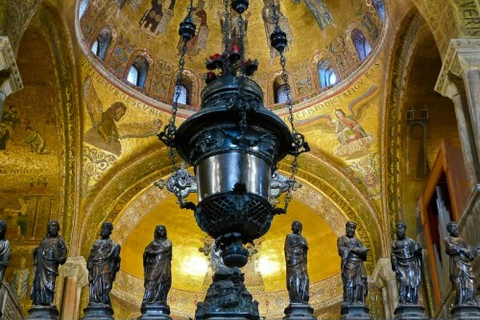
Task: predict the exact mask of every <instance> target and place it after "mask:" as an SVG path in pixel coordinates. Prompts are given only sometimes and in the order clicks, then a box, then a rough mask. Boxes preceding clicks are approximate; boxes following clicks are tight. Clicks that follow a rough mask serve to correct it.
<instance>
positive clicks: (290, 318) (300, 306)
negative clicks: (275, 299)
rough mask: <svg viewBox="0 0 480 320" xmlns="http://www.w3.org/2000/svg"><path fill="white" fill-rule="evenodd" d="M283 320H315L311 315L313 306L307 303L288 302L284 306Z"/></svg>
mask: <svg viewBox="0 0 480 320" xmlns="http://www.w3.org/2000/svg"><path fill="white" fill-rule="evenodd" d="M284 312H285V317H283V320H296V319H299V320H316V319H317V317H315V316H314V315H313V308H312V307H310V305H309V304H308V303H290V304H289V305H288V307H286V308H285V311H284Z"/></svg>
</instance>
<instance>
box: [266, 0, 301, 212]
mask: <svg viewBox="0 0 480 320" xmlns="http://www.w3.org/2000/svg"><path fill="white" fill-rule="evenodd" d="M271 5H272V9H273V10H272V11H273V20H274V21H275V28H276V29H277V28H280V25H279V22H280V15H279V11H280V8H279V7H280V5H277V4H276V3H275V1H272V4H271ZM279 54H280V65H281V66H282V80H283V84H285V86H284V93H285V96H286V101H285V107H286V108H287V110H288V121H289V124H290V128H291V131H292V137H293V142H294V146H293V147H294V149H295V150H294V152H293V161H292V164H291V174H290V178H289V179H288V181H289V184H288V189H287V191H286V192H285V198H284V199H285V204H284V208H283V210H284V212H287V209H288V206H289V204H290V202H291V201H292V199H293V196H292V191H293V190H295V189H296V188H297V181H296V179H295V176H296V174H297V171H298V156H299V155H300V154H301V153H302V152H301V151H300V150H299V149H300V148H301V146H299V143H300V141H298V139H299V138H301V139H302V141H301V142H302V143H303V135H301V134H299V133H298V132H297V129H296V128H295V123H294V117H293V103H292V96H291V90H290V84H289V79H288V72H287V69H286V63H287V59H286V58H285V55H284V54H283V51H279Z"/></svg>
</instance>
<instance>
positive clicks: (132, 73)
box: [127, 65, 138, 85]
mask: <svg viewBox="0 0 480 320" xmlns="http://www.w3.org/2000/svg"><path fill="white" fill-rule="evenodd" d="M127 81H128V82H130V83H131V84H134V85H137V83H138V69H137V67H135V66H134V65H132V66H130V70H128V76H127Z"/></svg>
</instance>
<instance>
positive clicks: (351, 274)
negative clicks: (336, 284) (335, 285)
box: [337, 236, 367, 304]
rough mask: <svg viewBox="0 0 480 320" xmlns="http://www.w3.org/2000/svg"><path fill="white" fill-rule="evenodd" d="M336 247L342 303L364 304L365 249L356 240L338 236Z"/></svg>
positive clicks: (365, 279)
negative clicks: (341, 287)
mask: <svg viewBox="0 0 480 320" xmlns="http://www.w3.org/2000/svg"><path fill="white" fill-rule="evenodd" d="M337 246H338V254H339V255H340V257H341V259H342V262H341V268H342V281H343V287H344V288H343V301H344V302H346V303H350V304H353V303H365V296H366V295H367V273H366V271H365V266H364V265H363V262H364V261H365V260H366V259H367V253H366V251H365V250H364V249H366V248H365V247H364V246H363V245H362V243H361V242H360V240H358V239H357V238H355V237H353V238H349V237H347V236H340V237H339V238H338V240H337Z"/></svg>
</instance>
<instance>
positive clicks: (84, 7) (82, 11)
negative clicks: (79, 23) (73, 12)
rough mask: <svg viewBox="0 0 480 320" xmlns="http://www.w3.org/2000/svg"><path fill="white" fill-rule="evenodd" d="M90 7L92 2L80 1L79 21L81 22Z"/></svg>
mask: <svg viewBox="0 0 480 320" xmlns="http://www.w3.org/2000/svg"><path fill="white" fill-rule="evenodd" d="M89 6H90V0H80V1H79V2H78V20H81V19H82V17H83V16H84V15H85V12H87V10H88V7H89Z"/></svg>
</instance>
